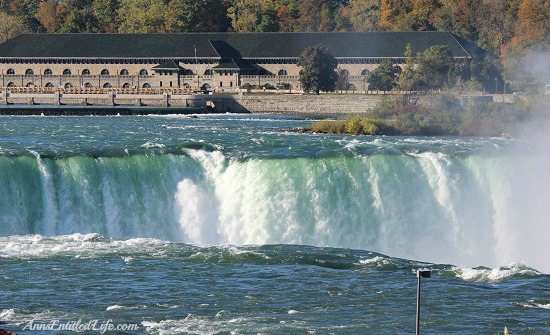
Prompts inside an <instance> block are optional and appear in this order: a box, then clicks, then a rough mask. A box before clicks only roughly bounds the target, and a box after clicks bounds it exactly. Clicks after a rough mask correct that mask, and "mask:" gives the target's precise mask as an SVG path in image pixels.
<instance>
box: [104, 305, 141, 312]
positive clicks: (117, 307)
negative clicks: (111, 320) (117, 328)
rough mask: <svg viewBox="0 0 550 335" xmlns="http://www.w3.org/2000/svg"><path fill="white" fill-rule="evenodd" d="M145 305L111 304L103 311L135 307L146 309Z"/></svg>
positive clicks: (134, 308) (133, 308)
mask: <svg viewBox="0 0 550 335" xmlns="http://www.w3.org/2000/svg"><path fill="white" fill-rule="evenodd" d="M146 308H147V306H146V305H138V306H122V305H112V306H109V307H107V308H106V309H105V311H116V310H136V309H146Z"/></svg>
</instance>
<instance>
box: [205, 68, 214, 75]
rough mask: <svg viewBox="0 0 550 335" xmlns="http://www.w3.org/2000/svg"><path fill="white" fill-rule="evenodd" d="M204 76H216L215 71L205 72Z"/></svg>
mask: <svg viewBox="0 0 550 335" xmlns="http://www.w3.org/2000/svg"><path fill="white" fill-rule="evenodd" d="M204 75H205V76H213V75H214V71H212V69H208V70H206V71H204Z"/></svg>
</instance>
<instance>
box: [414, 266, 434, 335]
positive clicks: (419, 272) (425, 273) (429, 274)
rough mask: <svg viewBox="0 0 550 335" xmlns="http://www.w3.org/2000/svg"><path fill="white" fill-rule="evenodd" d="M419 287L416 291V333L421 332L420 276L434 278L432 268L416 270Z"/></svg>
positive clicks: (417, 334)
mask: <svg viewBox="0 0 550 335" xmlns="http://www.w3.org/2000/svg"><path fill="white" fill-rule="evenodd" d="M416 277H417V278H418V288H417V291H416V335H419V334H420V278H432V270H416Z"/></svg>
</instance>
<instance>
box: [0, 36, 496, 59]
mask: <svg viewBox="0 0 550 335" xmlns="http://www.w3.org/2000/svg"><path fill="white" fill-rule="evenodd" d="M407 43H410V44H411V45H412V47H413V49H414V50H415V51H423V50H425V49H427V48H429V47H430V46H432V45H436V44H443V45H447V46H448V47H449V49H450V50H451V52H452V53H453V55H454V56H455V57H470V58H477V57H494V55H492V54H490V53H488V52H487V51H485V50H483V49H481V48H479V47H477V46H476V45H475V44H473V43H470V42H467V41H465V40H464V39H462V38H460V37H458V36H456V35H454V34H451V33H448V32H345V33H187V34H22V35H19V36H17V37H15V38H13V39H10V40H8V41H6V42H4V43H2V44H0V58H162V59H182V58H194V57H195V56H196V57H199V58H216V59H221V58H236V57H235V55H236V54H238V55H240V56H241V57H242V58H244V59H251V58H252V59H254V58H296V57H298V56H299V55H300V53H301V52H302V51H303V50H304V49H305V48H307V47H309V46H313V45H316V44H323V45H325V46H326V47H328V48H329V49H330V50H331V52H332V54H333V55H334V56H335V57H336V58H370V57H372V58H392V57H403V55H404V53H405V47H406V45H407ZM195 49H196V52H195Z"/></svg>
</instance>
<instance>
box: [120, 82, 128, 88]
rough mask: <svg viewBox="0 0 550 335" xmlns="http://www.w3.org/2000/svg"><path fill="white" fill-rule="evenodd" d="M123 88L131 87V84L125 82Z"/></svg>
mask: <svg viewBox="0 0 550 335" xmlns="http://www.w3.org/2000/svg"><path fill="white" fill-rule="evenodd" d="M122 88H130V84H128V83H124V84H123V85H122Z"/></svg>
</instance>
